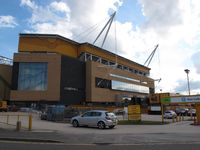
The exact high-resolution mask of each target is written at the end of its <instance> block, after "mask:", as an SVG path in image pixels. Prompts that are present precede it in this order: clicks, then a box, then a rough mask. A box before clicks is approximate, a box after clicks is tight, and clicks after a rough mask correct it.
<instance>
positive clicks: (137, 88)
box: [111, 80, 149, 93]
mask: <svg viewBox="0 0 200 150" xmlns="http://www.w3.org/2000/svg"><path fill="white" fill-rule="evenodd" d="M111 88H112V89H113V90H121V91H128V92H138V93H149V87H146V86H142V85H136V84H130V83H125V82H120V81H115V80H112V82H111Z"/></svg>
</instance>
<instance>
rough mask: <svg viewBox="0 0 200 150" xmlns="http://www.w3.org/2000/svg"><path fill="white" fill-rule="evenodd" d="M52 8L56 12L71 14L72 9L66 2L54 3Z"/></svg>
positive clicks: (51, 5)
mask: <svg viewBox="0 0 200 150" xmlns="http://www.w3.org/2000/svg"><path fill="white" fill-rule="evenodd" d="M50 7H52V8H53V9H55V10H56V11H61V12H67V13H68V12H70V8H69V7H68V6H67V5H66V4H65V3H64V2H52V3H51V4H50Z"/></svg>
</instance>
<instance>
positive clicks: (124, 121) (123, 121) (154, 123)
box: [118, 120, 168, 125]
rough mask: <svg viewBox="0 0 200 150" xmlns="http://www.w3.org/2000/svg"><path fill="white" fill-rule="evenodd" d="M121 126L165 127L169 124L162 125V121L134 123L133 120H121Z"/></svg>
mask: <svg viewBox="0 0 200 150" xmlns="http://www.w3.org/2000/svg"><path fill="white" fill-rule="evenodd" d="M118 124H119V125H163V124H168V122H164V123H162V122H161V121H145V120H141V121H132V120H120V121H119V122H118Z"/></svg>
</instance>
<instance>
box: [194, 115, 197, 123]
mask: <svg viewBox="0 0 200 150" xmlns="http://www.w3.org/2000/svg"><path fill="white" fill-rule="evenodd" d="M196 123H197V122H196V117H195V116H194V125H196Z"/></svg>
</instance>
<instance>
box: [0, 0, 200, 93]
mask: <svg viewBox="0 0 200 150" xmlns="http://www.w3.org/2000/svg"><path fill="white" fill-rule="evenodd" d="M0 3H1V5H0V55H1V56H5V57H8V58H13V53H16V52H17V51H18V39H19V33H46V34H59V35H61V36H64V37H66V38H69V39H72V40H75V41H77V42H80V43H82V42H88V43H93V42H94V40H95V38H96V37H97V35H98V33H100V31H101V29H102V28H103V26H104V25H105V24H106V22H107V21H108V19H109V17H110V15H112V14H113V13H114V12H115V11H116V16H115V18H114V21H113V23H112V26H111V29H110V31H109V34H108V37H107V39H106V42H105V44H104V46H103V48H104V49H106V50H109V51H111V52H113V53H116V54H118V55H120V56H123V57H125V58H128V59H130V60H132V61H134V62H137V63H139V64H142V65H143V64H144V62H145V61H146V59H147V58H148V56H149V55H150V53H151V52H152V51H153V50H154V48H155V46H156V45H157V44H159V47H158V49H157V51H156V53H155V55H154V57H153V59H152V61H151V63H150V65H149V68H151V71H150V77H151V78H153V79H155V80H157V79H160V78H161V81H160V82H157V81H155V87H156V92H170V93H180V94H188V87H187V74H186V73H185V72H184V70H185V69H189V70H190V72H189V74H188V76H189V83H190V89H191V94H200V78H199V77H200V61H199V60H200V11H199V10H200V1H199V0H165V1H164V0H1V1H0ZM104 35H105V33H104V34H103V35H102V36H101V38H100V39H98V40H97V42H95V45H96V46H101V43H102V40H103V37H104Z"/></svg>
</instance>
